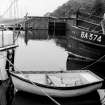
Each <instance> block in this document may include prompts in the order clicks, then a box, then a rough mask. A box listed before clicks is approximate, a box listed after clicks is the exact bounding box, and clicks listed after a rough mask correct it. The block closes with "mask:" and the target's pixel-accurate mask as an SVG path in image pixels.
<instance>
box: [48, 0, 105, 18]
mask: <svg viewBox="0 0 105 105" xmlns="http://www.w3.org/2000/svg"><path fill="white" fill-rule="evenodd" d="M77 10H83V11H85V12H89V13H92V14H94V15H97V16H103V13H104V12H105V0H69V1H68V2H67V3H65V4H63V5H62V6H60V7H58V8H57V9H56V10H55V11H53V12H52V13H50V14H49V15H50V16H55V17H70V15H71V14H74V13H76V11H77Z"/></svg>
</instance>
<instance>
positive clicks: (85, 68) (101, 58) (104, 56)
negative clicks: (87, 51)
mask: <svg viewBox="0 0 105 105" xmlns="http://www.w3.org/2000/svg"><path fill="white" fill-rule="evenodd" d="M104 57H105V55H103V56H102V57H100V58H99V59H97V60H96V61H95V62H93V63H91V64H89V65H87V66H85V67H83V68H81V70H84V69H86V68H88V67H90V66H92V65H94V64H96V63H98V62H99V61H101V60H102V59H103V58H104Z"/></svg>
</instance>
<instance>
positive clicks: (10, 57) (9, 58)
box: [6, 49, 15, 71]
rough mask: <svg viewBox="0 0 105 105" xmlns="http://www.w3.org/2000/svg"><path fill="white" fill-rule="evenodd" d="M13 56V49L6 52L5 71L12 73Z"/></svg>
mask: <svg viewBox="0 0 105 105" xmlns="http://www.w3.org/2000/svg"><path fill="white" fill-rule="evenodd" d="M14 55H15V49H11V50H7V60H6V69H7V70H9V71H14V66H13V65H14Z"/></svg>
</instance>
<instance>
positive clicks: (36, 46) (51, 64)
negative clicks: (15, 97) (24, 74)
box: [15, 32, 68, 70]
mask: <svg viewBox="0 0 105 105" xmlns="http://www.w3.org/2000/svg"><path fill="white" fill-rule="evenodd" d="M28 33H29V34H27V35H23V36H25V37H20V38H19V39H18V43H19V48H17V50H16V55H15V65H16V67H18V68H19V69H21V70H60V69H64V70H66V60H67V56H68V54H67V52H65V49H64V48H62V47H60V46H57V45H56V43H55V40H54V39H51V38H49V36H48V35H45V36H44V34H43V35H41V36H42V37H41V36H38V35H37V34H33V33H34V32H33V33H32V32H28ZM45 33H46V32H45ZM26 36H27V37H26ZM39 39H40V40H39ZM20 55H21V57H20Z"/></svg>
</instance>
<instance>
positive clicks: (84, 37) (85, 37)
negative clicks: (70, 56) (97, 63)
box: [67, 12, 105, 60]
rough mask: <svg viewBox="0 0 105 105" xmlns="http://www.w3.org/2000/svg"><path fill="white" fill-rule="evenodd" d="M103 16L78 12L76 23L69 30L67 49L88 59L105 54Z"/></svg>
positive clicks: (97, 57)
mask: <svg viewBox="0 0 105 105" xmlns="http://www.w3.org/2000/svg"><path fill="white" fill-rule="evenodd" d="M102 19H103V18H102V17H98V16H95V15H91V14H89V13H87V14H86V13H81V12H78V15H77V16H76V19H75V24H74V25H71V26H70V30H68V31H67V39H68V44H67V45H68V46H67V50H68V51H69V52H72V53H74V54H76V55H79V56H82V57H86V58H88V59H94V60H97V59H99V58H100V57H102V56H104V55H105V35H104V34H103V30H102V27H101V24H100V23H101V21H102Z"/></svg>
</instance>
